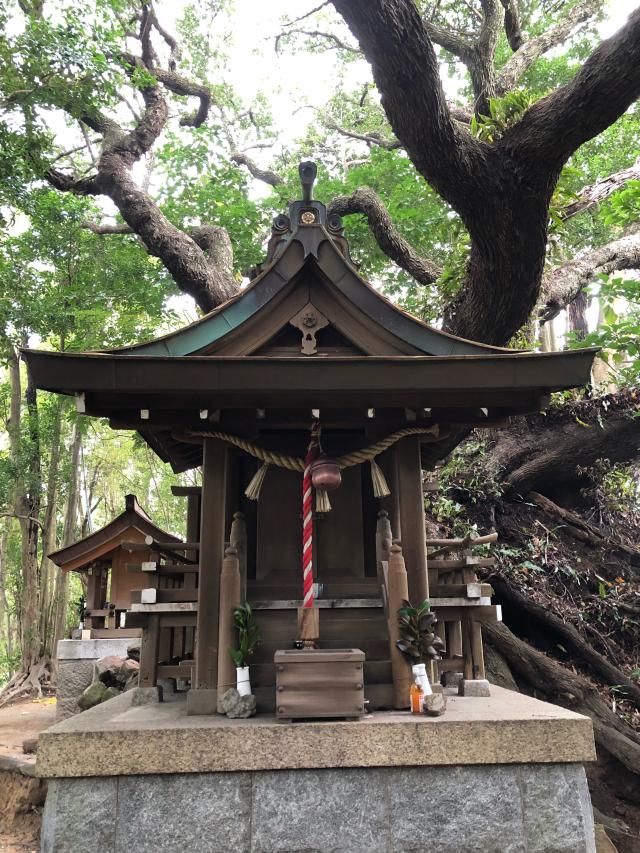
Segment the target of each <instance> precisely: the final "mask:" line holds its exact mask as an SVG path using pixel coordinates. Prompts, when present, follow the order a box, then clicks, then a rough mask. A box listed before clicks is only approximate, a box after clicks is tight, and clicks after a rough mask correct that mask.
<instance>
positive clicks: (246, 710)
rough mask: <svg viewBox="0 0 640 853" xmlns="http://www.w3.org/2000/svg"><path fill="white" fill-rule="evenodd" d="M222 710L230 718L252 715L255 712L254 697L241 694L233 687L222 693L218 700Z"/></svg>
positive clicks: (242, 717)
mask: <svg viewBox="0 0 640 853" xmlns="http://www.w3.org/2000/svg"><path fill="white" fill-rule="evenodd" d="M220 707H221V709H222V712H223V713H224V714H226V715H227V717H229V719H231V720H235V719H246V718H247V717H253V715H254V714H255V712H256V697H255V696H241V695H240V694H239V693H238V691H237V690H236V689H235V687H232V688H231V689H230V690H227V692H226V693H225V694H224V695H223V697H222V699H221V700H220Z"/></svg>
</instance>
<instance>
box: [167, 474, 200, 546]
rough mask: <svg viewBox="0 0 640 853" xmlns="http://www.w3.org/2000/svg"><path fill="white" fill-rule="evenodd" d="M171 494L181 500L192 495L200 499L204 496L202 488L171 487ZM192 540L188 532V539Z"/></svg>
mask: <svg viewBox="0 0 640 853" xmlns="http://www.w3.org/2000/svg"><path fill="white" fill-rule="evenodd" d="M171 494H172V495H176V496H177V497H181V498H184V497H187V498H188V497H190V496H191V495H197V496H198V497H200V495H201V494H202V486H171ZM187 527H188V525H187ZM190 538H191V537H190V535H189V532H188V530H187V539H190Z"/></svg>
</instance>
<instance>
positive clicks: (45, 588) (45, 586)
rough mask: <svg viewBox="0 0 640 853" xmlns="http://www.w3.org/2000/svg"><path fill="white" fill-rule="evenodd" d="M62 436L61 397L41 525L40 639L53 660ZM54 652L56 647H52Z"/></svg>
mask: <svg viewBox="0 0 640 853" xmlns="http://www.w3.org/2000/svg"><path fill="white" fill-rule="evenodd" d="M61 433H62V397H57V398H56V403H55V410H54V420H53V427H52V431H51V442H50V446H49V470H48V473H47V492H46V509H45V513H44V519H43V524H42V555H41V561H40V636H41V637H42V638H43V640H44V644H45V650H44V651H45V654H46V655H48V656H49V657H51V656H52V648H51V646H50V645H48V644H47V641H48V638H49V634H50V632H49V627H50V625H51V617H52V610H53V593H54V575H55V566H54V564H53V563H52V562H51V560H49V558H48V556H47V555H48V554H49V553H50V552H51V551H53V550H54V549H55V546H56V521H57V519H56V503H57V495H58V473H59V467H60V440H61ZM53 652H55V647H53Z"/></svg>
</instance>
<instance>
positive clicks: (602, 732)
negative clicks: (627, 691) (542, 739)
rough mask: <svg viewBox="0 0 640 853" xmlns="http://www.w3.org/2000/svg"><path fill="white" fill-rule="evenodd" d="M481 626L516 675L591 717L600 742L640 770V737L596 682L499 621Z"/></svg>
mask: <svg viewBox="0 0 640 853" xmlns="http://www.w3.org/2000/svg"><path fill="white" fill-rule="evenodd" d="M482 630H483V634H484V635H485V636H486V637H487V638H488V639H489V640H490V642H491V643H492V644H493V645H494V646H495V647H496V648H497V649H499V651H500V653H501V654H502V655H503V656H504V657H505V658H506V660H507V662H508V663H509V666H510V667H511V669H512V670H513V671H514V672H515V673H516V674H517V675H519V676H521V677H522V678H523V679H524V680H525V681H527V682H528V683H529V684H530V685H531V686H532V687H533V688H535V690H536V692H537V693H540V694H542V695H543V696H544V697H545V698H546V699H547V700H548V701H550V702H554V703H556V704H558V705H562V706H563V707H564V708H569V709H570V710H572V711H577V712H578V713H581V714H586V715H587V716H589V717H591V719H592V720H593V728H594V734H595V739H596V743H597V744H598V746H600V747H602V748H603V749H605V750H607V752H609V753H610V754H611V755H613V756H615V757H616V758H617V759H618V760H619V761H620V762H622V764H624V766H625V767H627V768H628V769H629V770H631V771H632V772H633V773H637V774H640V737H639V736H638V735H637V734H636V733H635V732H634V731H633V729H632V728H631V727H630V726H628V725H627V724H626V723H624V722H623V721H622V720H621V719H620V718H619V717H618V716H617V715H616V714H615V713H614V712H613V711H612V710H611V709H610V708H609V707H608V706H607V705H606V704H605V703H604V702H603V701H602V699H601V698H600V696H599V694H598V691H597V690H596V688H595V686H594V685H593V684H591V683H590V682H589V681H587V680H586V679H585V678H583V677H582V676H581V675H576V674H575V673H573V672H571V671H570V670H568V669H566V668H565V667H563V666H562V665H561V664H559V663H556V661H554V660H552V659H551V658H548V657H546V655H543V654H542V652H539V651H537V650H536V649H534V648H532V647H531V646H530V645H528V643H525V642H524V641H523V640H520V639H519V638H518V637H516V636H515V635H514V634H512V633H511V631H510V630H509V629H508V628H507V627H506V625H504V624H502V623H500V622H499V623H496V624H494V625H485V626H483V629H482Z"/></svg>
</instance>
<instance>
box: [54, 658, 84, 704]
mask: <svg viewBox="0 0 640 853" xmlns="http://www.w3.org/2000/svg"><path fill="white" fill-rule="evenodd" d="M92 680H93V661H92V660H86V659H83V660H61V661H59V662H58V686H57V688H56V696H57V698H58V699H74V698H75V699H77V698H78V696H80V694H81V693H82V692H83V690H85V689H86V688H87V687H88V686H89V685H90V684H91V682H92Z"/></svg>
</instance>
